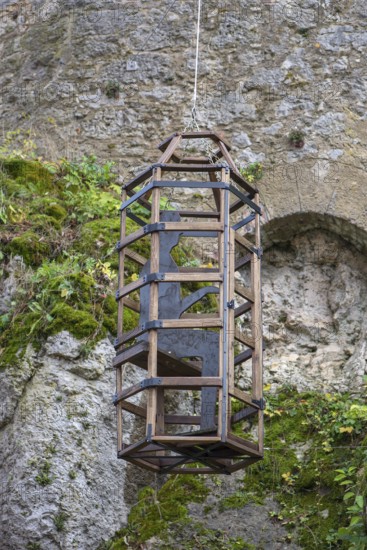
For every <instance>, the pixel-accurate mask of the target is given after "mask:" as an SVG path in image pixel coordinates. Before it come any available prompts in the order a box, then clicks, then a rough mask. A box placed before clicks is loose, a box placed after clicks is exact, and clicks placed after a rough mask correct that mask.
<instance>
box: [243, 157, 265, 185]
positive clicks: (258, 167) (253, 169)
mask: <svg viewBox="0 0 367 550" xmlns="http://www.w3.org/2000/svg"><path fill="white" fill-rule="evenodd" d="M240 173H241V176H242V177H243V178H245V180H247V181H248V182H249V183H253V182H254V181H259V180H261V178H262V177H263V165H262V164H261V162H252V163H251V164H248V165H247V166H242V167H241V168H240Z"/></svg>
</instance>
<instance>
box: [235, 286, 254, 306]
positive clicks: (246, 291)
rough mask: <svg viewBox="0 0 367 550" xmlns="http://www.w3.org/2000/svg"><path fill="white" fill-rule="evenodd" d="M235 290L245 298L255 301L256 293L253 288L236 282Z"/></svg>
mask: <svg viewBox="0 0 367 550" xmlns="http://www.w3.org/2000/svg"><path fill="white" fill-rule="evenodd" d="M234 290H235V292H236V293H237V294H239V295H240V296H241V297H242V298H245V299H246V300H248V301H250V302H253V301H254V299H255V298H254V293H253V291H252V289H251V288H248V287H246V286H243V285H241V283H235V285H234Z"/></svg>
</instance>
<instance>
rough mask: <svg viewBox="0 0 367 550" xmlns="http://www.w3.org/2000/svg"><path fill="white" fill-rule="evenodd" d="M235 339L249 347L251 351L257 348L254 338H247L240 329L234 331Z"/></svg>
mask: <svg viewBox="0 0 367 550" xmlns="http://www.w3.org/2000/svg"><path fill="white" fill-rule="evenodd" d="M234 337H235V339H236V340H237V342H241V344H244V345H245V346H248V347H249V348H251V349H254V348H255V340H254V338H250V337H249V336H246V335H245V334H243V333H242V332H240V331H239V330H238V329H236V330H235V331H234Z"/></svg>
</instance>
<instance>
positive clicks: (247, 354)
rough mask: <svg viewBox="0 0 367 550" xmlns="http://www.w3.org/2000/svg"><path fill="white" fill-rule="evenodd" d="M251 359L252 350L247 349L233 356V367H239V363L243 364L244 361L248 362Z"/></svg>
mask: <svg viewBox="0 0 367 550" xmlns="http://www.w3.org/2000/svg"><path fill="white" fill-rule="evenodd" d="M251 358H252V349H247V350H245V351H243V352H242V353H239V354H238V355H236V356H235V358H234V365H235V366H236V365H240V364H241V363H244V362H245V361H248V360H249V359H251Z"/></svg>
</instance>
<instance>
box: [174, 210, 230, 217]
mask: <svg viewBox="0 0 367 550" xmlns="http://www.w3.org/2000/svg"><path fill="white" fill-rule="evenodd" d="M178 214H179V215H180V216H181V217H182V218H219V217H220V213H219V212H216V211H207V210H203V211H201V210H200V211H198V210H178Z"/></svg>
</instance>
